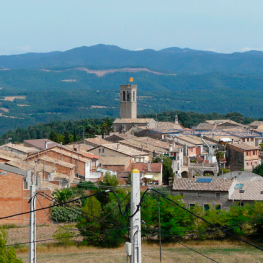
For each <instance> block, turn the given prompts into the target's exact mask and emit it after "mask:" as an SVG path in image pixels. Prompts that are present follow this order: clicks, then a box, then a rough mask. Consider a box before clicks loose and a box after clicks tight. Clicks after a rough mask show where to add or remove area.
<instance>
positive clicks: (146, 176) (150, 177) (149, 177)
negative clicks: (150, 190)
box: [142, 175, 153, 179]
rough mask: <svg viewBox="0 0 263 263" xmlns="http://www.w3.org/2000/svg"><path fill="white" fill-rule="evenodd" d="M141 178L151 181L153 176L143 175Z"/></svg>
mask: <svg viewBox="0 0 263 263" xmlns="http://www.w3.org/2000/svg"><path fill="white" fill-rule="evenodd" d="M142 178H147V179H153V175H144V176H143V177H142Z"/></svg>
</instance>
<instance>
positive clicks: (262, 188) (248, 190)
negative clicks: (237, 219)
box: [230, 181, 263, 201]
mask: <svg viewBox="0 0 263 263" xmlns="http://www.w3.org/2000/svg"><path fill="white" fill-rule="evenodd" d="M237 183H238V184H243V187H242V188H235V189H234V192H233V194H232V195H231V197H230V199H231V200H238V201H243V200H247V201H254V200H255V201H263V181H238V182H237ZM240 190H244V192H243V193H240ZM261 192H262V193H261Z"/></svg>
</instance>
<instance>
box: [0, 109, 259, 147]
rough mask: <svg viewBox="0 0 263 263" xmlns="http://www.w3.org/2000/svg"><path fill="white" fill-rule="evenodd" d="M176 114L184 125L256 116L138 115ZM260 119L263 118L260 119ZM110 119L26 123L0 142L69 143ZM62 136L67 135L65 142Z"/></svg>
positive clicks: (104, 129)
mask: <svg viewBox="0 0 263 263" xmlns="http://www.w3.org/2000/svg"><path fill="white" fill-rule="evenodd" d="M176 114H177V115H178V118H179V122H180V123H181V124H182V125H183V126H184V127H186V128H190V127H191V126H195V125H197V124H199V123H200V122H203V121H205V120H213V119H214V120H216V119H217V120H219V119H231V120H233V121H236V122H239V123H243V124H248V123H251V122H252V121H254V120H255V119H253V118H249V117H245V116H243V115H242V114H240V113H236V112H234V113H227V114H218V113H212V114H202V113H196V112H182V111H166V112H162V113H159V114H157V115H156V114H152V113H150V114H142V115H139V118H153V119H155V120H156V117H157V120H158V121H171V122H173V121H174V118H175V115H176ZM262 120H263V119H262ZM112 121H113V119H109V118H103V119H89V120H88V119H83V120H77V121H53V122H50V123H46V124H37V125H33V126H29V127H28V128H25V129H23V128H18V129H16V130H14V131H9V132H7V133H5V134H4V135H2V137H1V138H0V143H1V144H4V143H5V142H7V141H8V138H11V141H12V142H23V140H28V139H43V138H50V139H52V140H54V141H57V142H62V143H65V142H66V143H68V142H69V141H76V140H79V139H80V138H82V137H83V132H84V136H85V137H93V136H94V135H95V134H107V133H108V132H109V131H110V126H111V123H112ZM65 137H67V139H66V140H68V138H69V141H65Z"/></svg>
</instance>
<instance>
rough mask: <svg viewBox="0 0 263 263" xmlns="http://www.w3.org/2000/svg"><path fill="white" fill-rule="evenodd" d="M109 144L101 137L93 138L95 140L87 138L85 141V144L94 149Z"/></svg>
mask: <svg viewBox="0 0 263 263" xmlns="http://www.w3.org/2000/svg"><path fill="white" fill-rule="evenodd" d="M105 143H109V142H108V141H106V140H104V139H102V138H101V137H95V138H87V139H85V144H88V145H93V146H94V147H96V146H99V145H102V144H105Z"/></svg>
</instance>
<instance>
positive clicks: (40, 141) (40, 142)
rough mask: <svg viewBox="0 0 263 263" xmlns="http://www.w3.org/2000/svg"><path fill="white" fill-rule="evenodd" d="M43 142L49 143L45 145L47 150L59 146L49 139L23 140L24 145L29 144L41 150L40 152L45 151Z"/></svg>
mask: <svg viewBox="0 0 263 263" xmlns="http://www.w3.org/2000/svg"><path fill="white" fill-rule="evenodd" d="M45 142H49V143H48V144H47V149H49V148H52V147H54V146H57V145H58V146H59V145H60V144H58V143H56V142H53V141H51V140H49V139H37V140H24V143H28V144H31V145H32V146H34V147H36V148H38V149H41V150H45V149H46V145H45Z"/></svg>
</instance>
